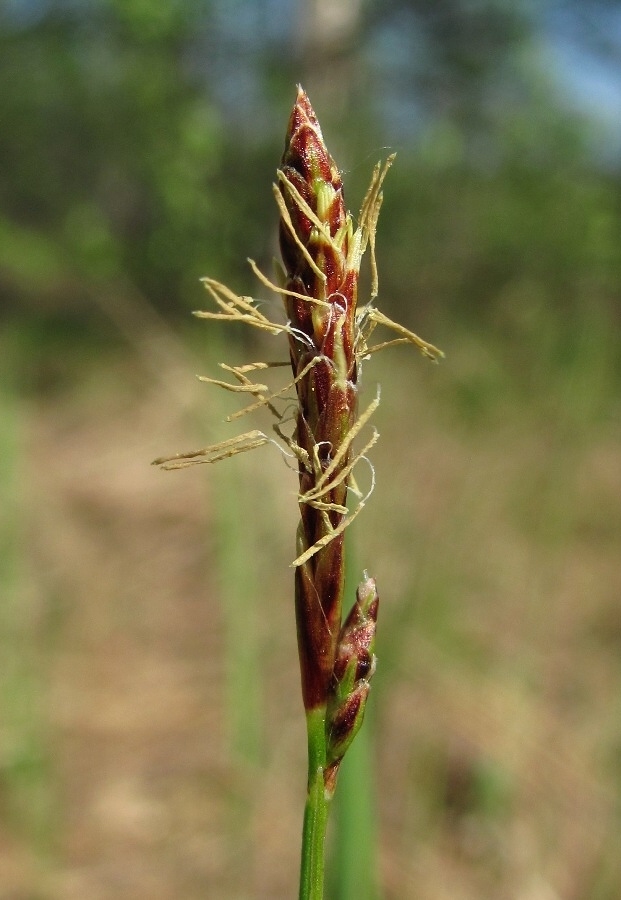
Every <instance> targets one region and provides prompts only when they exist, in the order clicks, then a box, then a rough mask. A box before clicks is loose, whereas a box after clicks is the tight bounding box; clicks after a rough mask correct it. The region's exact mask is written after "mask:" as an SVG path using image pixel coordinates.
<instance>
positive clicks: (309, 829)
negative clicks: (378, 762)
mask: <svg viewBox="0 0 621 900" xmlns="http://www.w3.org/2000/svg"><path fill="white" fill-rule="evenodd" d="M306 727H307V731H308V796H307V798H306V807H305V809H304V828H303V830H302V864H301V869H300V895H299V896H300V900H322V898H323V881H324V868H325V846H324V845H325V837H326V827H327V824H328V810H329V807H330V800H331V797H330V796H329V795H328V794H327V792H326V788H325V784H324V771H325V768H326V730H325V729H326V709H325V707H319V708H317V709H313V710H309V711H308V712H307V715H306Z"/></svg>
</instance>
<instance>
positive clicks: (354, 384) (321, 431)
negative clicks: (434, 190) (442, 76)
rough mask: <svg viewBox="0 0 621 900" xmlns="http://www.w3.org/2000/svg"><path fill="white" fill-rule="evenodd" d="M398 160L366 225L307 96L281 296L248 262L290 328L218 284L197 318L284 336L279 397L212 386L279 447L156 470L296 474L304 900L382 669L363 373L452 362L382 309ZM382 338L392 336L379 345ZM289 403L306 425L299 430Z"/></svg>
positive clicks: (291, 166) (257, 435)
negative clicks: (290, 470)
mask: <svg viewBox="0 0 621 900" xmlns="http://www.w3.org/2000/svg"><path fill="white" fill-rule="evenodd" d="M393 158H394V157H393V156H389V157H388V159H387V160H386V161H385V162H384V163H383V164H381V163H378V165H377V166H376V167H375V169H374V171H373V175H372V178H371V183H370V186H369V188H368V190H367V193H366V195H365V197H364V200H363V202H362V206H361V209H360V213H359V216H358V222H357V225H355V223H354V219H353V217H352V216H351V214H350V213H349V212H348V210H347V207H346V206H345V200H344V195H343V183H342V178H341V173H340V172H339V169H338V167H337V166H336V163H335V162H334V160H333V159H332V157H331V156H330V154H329V152H328V150H327V148H326V145H325V142H324V139H323V136H322V133H321V128H320V126H319V122H318V120H317V116H316V115H315V112H314V110H313V108H312V106H311V104H310V102H309V99H308V97H307V96H306V94H305V92H304V91H303V89H302V88H301V87H299V88H298V93H297V98H296V102H295V105H294V107H293V110H292V112H291V115H290V118H289V123H288V127H287V133H286V138H285V150H284V154H283V157H282V161H281V165H280V167H279V168H278V169H277V171H276V183H275V184H274V186H273V190H274V196H275V199H276V203H277V206H278V211H279V215H280V220H279V243H280V252H281V256H282V265H280V266H279V267H278V269H279V271H278V278H277V283H274V282H272V281H270V280H269V279H268V278H266V276H265V275H263V273H262V272H261V271H260V270H259V269H258V267H257V266H256V265H255V263H254V262H253V261H252V260H249V262H250V265H251V267H252V269H253V271H254V272H255V274H256V276H257V278H258V279H259V280H260V281H261V283H262V284H263V285H264V287H267V288H268V289H269V290H270V291H271V292H273V293H274V294H276V295H279V296H280V297H281V298H282V301H283V303H284V309H285V317H284V321H279V320H278V319H276V318H270V317H268V316H266V315H265V313H264V312H263V311H262V309H261V308H259V304H258V303H257V301H256V300H254V299H253V298H251V297H244V296H239V295H237V294H235V292H234V291H232V290H230V289H229V288H228V287H226V286H225V285H223V284H221V283H219V282H217V281H215V280H214V279H212V278H205V279H203V282H204V285H205V287H206V289H207V291H208V293H209V295H210V296H211V298H212V300H213V301H214V303H215V307H216V309H215V310H209V311H200V312H197V313H195V315H197V316H198V317H200V318H205V319H222V320H227V321H231V322H235V321H237V322H243V323H246V324H248V325H251V326H253V327H255V328H259V329H261V330H263V331H267V332H269V333H271V334H273V335H281V334H284V335H286V337H287V339H288V349H289V363H290V365H291V370H292V377H291V379H289V380H288V381H287V383H286V384H285V385H284V386H283V387H281V388H280V389H278V390H276V391H274V390H270V389H269V388H268V386H267V385H266V384H263V383H260V382H259V381H258V380H257V375H258V374H259V373H260V372H261V371H262V370H266V369H269V368H273V367H276V366H281V365H283V363H281V362H277V363H268V362H256V363H249V364H248V365H244V366H229V365H226V364H225V363H221V366H222V368H223V369H224V370H225V372H226V373H227V374H228V375H229V376H231V377H232V381H230V380H220V379H213V378H208V377H204V378H203V379H202V380H204V381H207V382H210V383H213V384H217V385H219V386H220V387H223V388H225V389H227V390H230V391H234V392H237V393H243V394H245V395H250V397H251V398H252V402H251V403H250V404H249V405H247V406H245V407H244V408H243V409H241V410H239V411H238V412H236V413H233V414H232V415H231V416H229V420H233V419H236V418H238V417H240V416H242V415H245V414H247V413H249V412H252V411H254V410H256V409H259V408H261V407H265V408H267V409H268V410H269V412H270V413H271V414H272V416H273V417H274V419H275V422H274V424H273V428H274V432H275V436H276V437H275V438H274V437H270V436H268V435H267V434H265V433H264V432H263V431H260V430H252V431H248V432H245V433H243V434H241V435H238V436H236V437H234V438H231V439H229V440H226V441H222V442H219V443H217V444H212V445H210V446H208V447H204V448H202V449H201V450H197V451H193V452H191V453H181V454H177V455H175V456H173V457H165V458H164V457H163V458H160V459H158V460H155V464H157V465H160V466H161V467H162V468H167V469H170V468H180V467H183V466H187V465H193V464H196V463H213V462H217V461H219V460H222V459H226V458H229V457H232V456H234V455H236V454H237V453H241V452H245V451H247V450H251V449H254V448H256V447H259V446H261V445H263V444H266V443H268V442H270V441H274V442H278V444H279V446H280V447H281V448H282V449H283V451H284V452H285V453H286V454H287V455H288V456H289V457H291V458H293V460H294V461H295V465H296V468H297V473H298V478H299V492H298V503H299V508H300V523H299V527H298V532H297V549H296V558H295V560H294V561H293V567H294V569H295V609H296V623H297V639H298V650H299V658H300V672H301V681H302V699H303V702H304V709H305V712H306V722H307V732H308V794H307V802H306V811H305V817H304V829H303V840H302V865H301V876H300V898H313V900H319V898H321V897H322V896H323V873H324V862H323V861H324V837H325V829H326V823H327V817H328V809H329V804H330V800H331V798H332V796H333V794H334V791H335V788H336V782H337V773H338V769H339V765H340V763H341V760H342V759H343V756H344V754H345V752H346V751H347V749H348V747H349V746H350V744H351V742H352V741H353V739H354V737H355V735H356V733H357V731H358V729H359V728H360V726H361V724H362V719H363V716H364V710H365V704H366V700H367V696H368V693H369V681H370V678H371V676H372V675H373V673H374V671H375V665H376V661H375V655H374V653H373V647H374V641H375V627H376V622H377V612H378V604H379V599H378V593H377V588H376V584H375V581H374V579H373V578H371V577H369V576H368V575H367V573H366V572H365V573H364V578H363V580H362V582H361V584H360V585H359V587H358V590H357V593H356V598H355V601H354V603H353V606H352V607H351V610H350V611H349V612H348V614H347V616H346V617H345V621H344V622H343V602H344V598H343V591H344V584H345V531H346V529H347V527H348V526H349V524H350V523H351V522H352V521H353V519H354V518H355V517H356V516H357V515H358V514H359V512H360V511H361V510H362V509H363V507H364V505H365V503H366V501H367V499H368V497H369V496H370V493H371V490H372V487H373V482H374V473H373V469H372V466H371V465H370V463H369V466H370V472H371V489H370V490H368V491H367V492H366V494H365V493H363V492H362V491H361V490H360V489H359V487H358V484H357V481H356V478H355V469H356V468H357V467H358V464H359V463H360V462H361V461H363V460H365V461H367V462H369V461H368V456H367V454H368V452H369V450H370V449H371V447H372V446H373V444H374V443H375V442H376V440H377V438H378V434H377V431H376V430H375V429H374V428H373V427H372V426H370V425H369V424H368V423H369V420H370V418H371V416H372V415H373V412H374V411H375V409H376V408H377V406H378V404H379V391H378V393H377V395H376V396H375V398H374V399H373V400H371V402H370V403H368V405H367V406H366V407H365V408H364V409H363V410H362V411H360V409H359V381H360V372H361V368H362V365H363V362H365V361H366V360H367V359H368V358H369V357H370V356H371V355H372V354H373V353H374V352H376V351H377V350H379V349H383V348H385V347H387V346H392V345H395V344H400V343H409V344H413V345H414V346H416V347H417V348H418V349H419V350H420V351H421V352H422V353H423V354H424V355H425V356H426V357H428V358H429V359H431V360H437V359H438V358H439V357H440V356H442V353H441V351H439V350H438V349H437V348H436V347H434V346H433V345H431V344H428V343H427V342H426V341H423V340H422V339H421V338H419V337H418V336H417V335H415V334H413V333H412V332H411V331H409V330H408V329H406V328H404V327H403V326H401V325H399V324H397V323H396V322H393V321H392V320H391V319H389V318H388V317H387V316H386V315H384V313H382V312H381V311H380V310H379V309H378V308H377V306H376V305H375V299H376V296H377V292H378V276H377V266H376V261H375V230H376V225H377V220H378V216H379V212H380V207H381V205H382V185H383V182H384V178H385V176H386V173H387V171H388V169H389V167H390V165H391V164H392V161H393ZM367 249H369V250H370V254H369V255H370V265H371V292H370V294H371V295H370V297H369V299H368V300H367V302H365V303H363V304H361V303H360V302H359V298H358V282H359V275H360V265H361V261H362V257H363V255H364V253H365V251H366V250H367ZM378 325H379V326H384V327H386V328H388V329H389V330H390V331H391V332H392V335H391V336H390V337H389V338H388V339H387V340H385V341H383V342H381V343H376V344H371V343H370V338H371V335H372V334H373V332H374V331H375V329H376V327H377V326H378ZM291 392H294V393H295V415H294V417H293V428H292V430H291V428H289V430H288V429H287V424H288V422H289V420H290V418H291V416H290V403H289V401H290V396H291Z"/></svg>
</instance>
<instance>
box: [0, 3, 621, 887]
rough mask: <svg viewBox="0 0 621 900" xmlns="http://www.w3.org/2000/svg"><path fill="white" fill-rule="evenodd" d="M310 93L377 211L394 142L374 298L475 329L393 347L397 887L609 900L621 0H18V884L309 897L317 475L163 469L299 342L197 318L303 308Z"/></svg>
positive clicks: (382, 715)
mask: <svg viewBox="0 0 621 900" xmlns="http://www.w3.org/2000/svg"><path fill="white" fill-rule="evenodd" d="M297 82H301V83H302V84H303V85H304V87H305V88H306V89H307V91H308V93H309V95H310V98H311V101H312V102H313V105H314V106H315V109H316V111H317V113H318V115H319V118H320V120H321V122H322V126H323V131H324V136H325V138H326V141H327V144H328V147H329V149H330V150H331V152H332V153H333V155H334V156H335V158H336V159H337V161H338V162H339V164H340V165H341V167H342V169H343V170H344V172H345V181H346V189H347V191H348V193H347V199H348V203H349V205H350V207H351V208H352V210H354V211H356V210H357V209H358V207H359V203H360V200H361V198H362V196H363V194H364V190H365V188H366V185H367V183H368V180H369V176H370V172H371V169H372V167H373V164H374V163H375V161H376V160H377V159H378V158H380V157H383V156H385V155H386V154H387V153H388V152H391V151H393V150H396V151H397V153H398V156H397V160H396V162H395V165H394V166H393V169H392V170H391V172H390V174H389V177H388V179H387V182H386V186H385V203H384V207H383V210H382V216H381V218H380V223H379V233H378V261H379V269H380V297H379V304H380V306H381V308H382V309H383V310H384V311H385V312H386V313H387V314H388V315H389V316H391V317H392V318H396V319H398V320H399V321H401V322H403V324H405V325H407V326H408V327H410V328H412V329H413V330H415V331H416V332H418V333H420V334H421V335H422V336H423V337H425V338H426V339H428V340H430V341H432V342H433V343H435V344H437V345H438V346H440V347H442V348H443V350H444V351H445V353H446V360H445V361H444V362H443V363H442V364H441V365H439V366H432V365H430V364H428V363H426V362H425V361H424V360H422V359H420V358H418V357H416V356H415V355H414V354H413V353H411V352H409V351H408V350H404V349H403V348H397V349H395V350H392V351H387V352H386V353H385V354H381V355H380V356H378V357H373V358H372V359H371V360H370V361H369V362H368V363H367V364H366V367H365V371H364V379H365V382H364V385H365V390H366V395H367V396H368V398H369V399H371V397H372V396H374V395H375V390H376V387H375V385H376V383H378V382H381V384H382V405H381V407H380V409H379V411H378V413H377V415H376V423H377V425H378V427H379V430H380V432H381V435H382V438H381V441H380V443H379V444H378V446H377V448H376V449H375V450H374V457H373V459H374V465H375V470H376V476H377V489H376V491H375V494H374V496H373V498H372V502H370V503H369V504H368V507H367V509H366V510H365V512H364V515H362V516H361V517H360V519H359V520H358V521H357V523H356V526H355V534H352V540H353V541H354V542H355V544H356V550H355V556H356V564H357V565H358V566H359V568H360V570H362V568H367V569H368V570H369V572H370V573H371V574H373V575H375V577H376V578H377V580H378V584H379V587H380V596H381V599H382V606H381V612H380V622H379V638H378V648H377V652H378V656H379V667H378V674H377V676H376V680H375V681H374V689H373V692H372V699H371V710H370V714H369V719H370V723H369V727H368V731H369V735H370V741H371V743H370V747H369V752H370V754H371V755H372V757H373V760H374V768H375V783H374V784H373V785H372V786H371V787H372V796H373V798H374V801H373V802H374V804H375V809H376V821H375V833H376V836H377V840H378V876H377V878H378V884H379V896H381V897H384V898H395V900H396V898H399V900H403V898H419V900H444V898H451V900H483V898H489V900H504V898H507V900H557V898H558V900H616V898H618V897H619V896H621V603H620V601H621V564H620V559H621V552H620V551H621V441H620V439H621V416H620V413H621V401H620V395H621V392H620V387H621V341H620V340H619V335H620V325H621V289H620V283H621V281H620V279H621V164H620V159H621V156H620V153H621V126H620V124H619V123H620V121H621V117H620V116H619V111H620V110H621V8H620V7H619V4H617V3H615V2H613V0H609V2H606V0H565V2H562V0H557V2H553V0H541V2H539V3H537V2H532V0H516V2H507V0H480V2H476V0H438V2H435V3H431V2H423V0H382V2H380V0H367V2H364V0H312V2H311V0H308V2H306V3H304V2H302V0H300V2H297V3H296V2H286V0H263V2H261V0H227V2H225V0H196V2H189V0H169V2H162V3H158V2H146V0H5V3H4V4H3V5H2V8H1V9H0V123H1V127H0V492H1V493H0V547H1V552H0V898H2V900H5V898H6V900H9V898H10V900H22V898H24V900H25V898H28V900H43V898H45V900H56V898H58V900H61V898H62V900H65V898H69V900H72V898H80V900H81V898H85V897H87V898H89V900H99V898H102V900H108V898H110V900H111V898H115V900H117V898H128V900H129V898H132V900H133V898H136V897H149V898H154V900H158V898H162V900H168V898H171V900H172V898H178V897H183V898H204V897H210V898H222V900H225V898H246V897H247V898H250V897H252V898H263V897H265V898H268V897H269V898H274V897H277V898H280V897H283V898H284V897H290V896H294V895H295V893H296V879H297V866H298V852H299V832H300V827H301V812H302V804H303V795H304V784H303V779H304V776H305V759H304V754H305V734H304V722H303V716H302V709H301V702H300V698H299V687H298V674H297V660H296V651H295V638H294V622H293V610H292V598H291V591H292V576H291V571H290V570H289V568H288V564H289V562H290V561H291V559H292V558H293V555H294V551H293V545H294V532H295V527H296V519H297V510H296V503H295V476H294V474H293V473H292V472H290V471H289V470H288V469H287V467H286V466H285V465H284V464H283V461H282V459H281V457H280V455H279V454H278V453H276V452H272V450H271V448H262V449H261V450H259V451H256V453H254V454H251V455H249V456H248V457H247V458H243V457H237V458H235V459H232V460H228V461H227V462H226V463H222V464H221V465H220V466H219V467H218V468H216V469H213V470H212V469H200V468H195V469H189V470H187V471H184V472H179V473H169V474H163V473H161V472H159V471H156V470H155V469H153V468H150V467H149V465H148V463H149V461H150V460H151V459H153V458H154V457H156V456H160V455H162V454H166V453H174V452H176V451H181V450H190V449H194V448H196V447H200V446H202V445H204V444H205V443H207V442H209V441H213V440H219V439H224V438H225V437H231V436H233V435H234V434H236V433H237V431H236V430H234V429H235V428H236V424H233V425H225V424H222V420H223V419H224V417H225V416H226V415H227V414H228V413H229V412H232V411H233V410H234V409H235V408H237V404H236V401H235V398H230V397H227V396H220V395H219V394H218V393H217V392H216V390H215V389H214V388H211V387H209V386H207V385H201V384H200V383H198V382H197V381H196V379H195V378H194V375H195V374H197V373H198V374H211V375H214V374H216V373H217V369H216V365H217V362H218V361H219V360H221V359H225V360H226V361H227V362H230V363H241V362H244V361H250V360H255V359H257V360H258V359H268V360H278V359H283V358H285V356H286V351H285V349H284V347H283V345H282V341H280V339H277V338H271V337H266V338H263V337H260V336H259V337H257V336H255V335H248V334H244V333H242V332H241V331H234V330H232V329H231V330H226V329H221V328H219V327H217V326H215V325H212V324H211V323H205V322H202V323H201V322H199V321H197V320H195V319H192V317H191V316H190V312H191V310H193V309H196V308H201V307H203V306H204V305H205V304H206V302H207V297H206V296H205V295H204V293H203V291H202V288H201V286H200V284H199V280H198V279H199V278H200V277H201V276H203V275H210V276H212V277H215V278H218V279H219V280H221V281H224V282H226V283H227V284H229V285H230V286H231V287H233V288H234V289H235V290H237V291H239V292H240V293H241V292H245V293H251V294H253V295H254V296H261V297H264V298H265V302H266V303H269V304H273V305H274V307H275V308H277V307H278V301H277V299H275V298H270V297H267V296H266V294H265V291H264V289H263V288H262V287H261V286H260V285H258V284H257V283H256V281H254V280H253V278H252V276H251V273H250V271H249V269H248V267H247V265H246V263H245V260H246V257H248V256H251V257H253V258H255V259H256V260H257V261H258V262H259V263H260V264H261V266H262V267H263V269H264V271H266V272H269V271H270V268H271V259H272V257H273V256H274V255H275V254H276V252H277V247H276V209H275V206H274V203H273V200H272V195H271V189H270V185H271V182H272V180H273V178H274V170H275V168H276V166H277V164H278V161H279V158H280V154H281V152H282V148H283V140H284V132H285V127H286V122H287V118H288V115H289V111H290V108H291V105H292V103H293V100H294V97H295V84H296V83H297ZM274 314H276V315H278V313H277V312H276V311H275V313H274ZM277 378H278V370H276V374H275V376H274V379H275V380H274V384H275V386H276V385H277V384H278V381H277ZM237 424H238V423H237ZM250 427H258V428H267V427H269V423H268V422H267V421H266V420H264V419H262V418H261V416H260V415H257V418H256V419H255V420H253V421H252V422H250V423H249V424H248V428H250ZM353 530H354V529H352V532H353ZM354 577H355V576H354ZM365 793H366V790H365ZM361 840H362V838H361ZM350 852H351V851H350ZM335 890H336V889H335ZM334 896H335V897H336V898H337V900H345V894H344V893H343V892H337V893H334ZM358 896H361V897H362V895H361V894H358ZM371 896H377V894H376V893H374V891H371V890H369V897H371Z"/></svg>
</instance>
